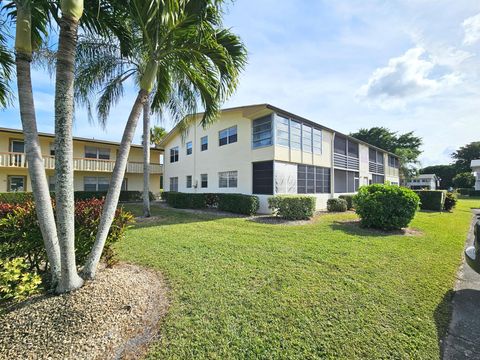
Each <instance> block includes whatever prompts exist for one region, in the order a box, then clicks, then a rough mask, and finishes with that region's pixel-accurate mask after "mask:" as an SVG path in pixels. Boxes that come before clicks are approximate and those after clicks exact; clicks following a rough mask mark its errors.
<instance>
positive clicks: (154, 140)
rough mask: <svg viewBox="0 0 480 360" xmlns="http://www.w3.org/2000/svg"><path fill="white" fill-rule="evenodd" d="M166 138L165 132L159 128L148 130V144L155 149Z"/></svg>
mask: <svg viewBox="0 0 480 360" xmlns="http://www.w3.org/2000/svg"><path fill="white" fill-rule="evenodd" d="M165 136H167V131H166V130H165V129H164V128H163V127H160V126H154V127H152V128H151V129H150V143H151V145H154V146H155V147H158V146H159V145H160V143H161V142H162V140H163V138H164V137H165Z"/></svg>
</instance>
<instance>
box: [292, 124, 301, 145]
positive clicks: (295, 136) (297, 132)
mask: <svg viewBox="0 0 480 360" xmlns="http://www.w3.org/2000/svg"><path fill="white" fill-rule="evenodd" d="M290 147H291V148H292V149H301V148H302V124H300V123H299V122H297V121H293V120H290Z"/></svg>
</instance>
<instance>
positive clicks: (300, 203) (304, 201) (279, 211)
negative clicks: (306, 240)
mask: <svg viewBox="0 0 480 360" xmlns="http://www.w3.org/2000/svg"><path fill="white" fill-rule="evenodd" d="M316 201H317V199H316V198H315V197H314V196H308V195H276V196H271V197H269V198H268V207H269V208H270V209H272V211H273V212H274V213H275V214H276V215H278V216H281V217H282V218H284V219H287V220H307V219H310V218H311V217H312V216H313V214H314V213H315V206H316Z"/></svg>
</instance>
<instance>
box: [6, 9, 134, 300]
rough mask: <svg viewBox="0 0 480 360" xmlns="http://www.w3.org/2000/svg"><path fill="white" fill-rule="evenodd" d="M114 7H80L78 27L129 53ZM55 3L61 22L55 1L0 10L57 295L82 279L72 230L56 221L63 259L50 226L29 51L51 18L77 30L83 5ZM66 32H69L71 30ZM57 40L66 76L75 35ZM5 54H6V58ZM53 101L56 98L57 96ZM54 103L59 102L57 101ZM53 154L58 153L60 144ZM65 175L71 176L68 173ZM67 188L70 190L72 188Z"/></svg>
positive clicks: (119, 12) (122, 16)
mask: <svg viewBox="0 0 480 360" xmlns="http://www.w3.org/2000/svg"><path fill="white" fill-rule="evenodd" d="M114 3H116V2H115V1H104V0H98V1H89V2H87V7H86V9H85V10H86V12H85V13H86V15H87V16H86V17H85V18H84V21H83V24H82V25H83V27H84V29H85V31H86V32H88V33H92V32H93V33H101V34H102V35H104V36H106V35H110V34H113V35H114V36H116V37H118V38H119V39H121V40H122V44H123V49H124V51H128V49H131V46H130V47H129V41H128V40H129V35H128V33H126V32H125V29H124V26H123V24H124V20H125V14H126V12H124V11H122V9H123V8H124V5H123V2H122V1H120V0H119V1H118V4H121V6H118V4H116V5H117V6H116V7H112V5H113V4H114ZM60 5H61V10H62V14H63V16H62V18H60V17H59V15H58V14H59V11H60V9H59V8H58V2H56V1H49V0H16V1H9V2H5V3H4V4H3V5H2V7H1V8H0V10H1V11H5V10H6V11H7V12H8V16H9V17H10V18H11V19H12V21H13V22H15V23H16V39H15V50H16V69H17V84H18V90H19V91H18V98H19V103H20V114H21V120H22V126H23V129H24V134H25V140H26V141H25V152H26V156H27V161H28V163H29V174H30V178H31V183H32V190H33V194H34V198H35V202H36V205H37V217H38V220H39V224H40V228H41V231H42V236H43V239H44V243H45V246H46V250H47V256H48V259H49V263H50V269H51V273H52V280H53V281H52V284H54V285H55V284H56V283H58V286H57V291H59V292H64V291H69V290H72V289H74V288H76V287H78V286H79V285H80V284H81V279H79V278H78V275H75V274H76V269H74V268H75V264H74V263H73V265H72V263H71V259H72V256H71V253H72V252H73V249H74V245H73V241H74V239H73V238H72V237H71V236H70V234H71V228H68V227H69V226H70V225H69V224H68V222H67V223H65V222H64V221H63V220H64V219H61V221H60V222H63V224H62V225H61V226H59V228H61V230H65V228H68V230H69V231H67V232H63V233H62V234H61V235H62V236H63V235H65V234H66V235H68V236H67V237H63V238H62V239H61V240H62V241H61V242H60V243H61V244H62V247H63V249H62V250H63V251H62V254H63V256H61V255H60V246H59V241H58V235H57V227H56V224H55V218H54V215H53V210H52V206H51V201H50V193H49V189H48V183H47V181H46V176H45V169H44V167H43V160H42V157H41V152H40V146H39V142H38V132H37V127H36V120H35V108H34V102H33V92H32V85H31V75H30V63H31V61H32V52H33V50H35V49H36V48H38V46H39V44H40V43H41V42H42V40H43V38H44V37H45V36H46V33H47V24H50V20H51V19H53V20H55V21H56V22H57V23H62V24H65V23H68V22H69V21H70V20H69V19H72V20H73V22H74V23H75V24H76V25H75V24H74V27H76V26H78V18H79V17H80V15H81V12H82V11H81V10H82V9H83V1H75V0H62V1H60ZM67 28H68V24H67ZM2 30H3V28H2ZM70 30H72V28H71V27H70ZM74 32H76V31H74ZM4 35H5V34H4V33H2V32H0V40H1V39H3V38H4ZM60 38H61V41H60V43H61V47H62V49H63V50H62V52H63V58H62V59H60V60H59V61H58V63H60V68H61V69H62V72H64V71H63V70H67V71H66V72H64V73H65V74H66V75H67V76H68V67H69V64H68V63H69V62H70V64H71V63H72V61H70V60H71V58H69V54H68V50H69V49H70V50H71V49H72V44H71V43H70V44H69V42H70V41H71V40H72V39H73V40H75V39H76V34H72V33H71V34H67V36H65V28H61V30H60ZM0 43H1V41H0ZM73 48H75V47H73ZM4 50H5V49H4V48H1V47H0V66H1V67H2V68H3V69H4V70H3V71H4V73H5V66H6V65H7V66H8V62H7V61H6V60H8V52H6V51H4ZM65 50H67V51H65ZM70 52H71V51H70ZM5 54H7V57H6V55H5ZM58 63H57V64H58ZM7 70H8V68H7ZM7 74H8V72H7ZM60 75H61V76H60V77H59V76H57V81H61V82H62V81H63V82H65V78H62V75H63V74H60ZM2 80H3V79H2ZM2 84H7V83H6V81H4V82H2V81H0V102H1V99H2V96H3V95H2ZM3 88H5V86H3ZM56 100H61V99H59V98H57V99H56ZM56 103H59V102H58V101H56ZM72 105H73V104H72ZM61 108H62V105H61V104H60V106H59V107H58V109H61ZM65 109H66V110H67V111H70V104H67V106H66V108H65V107H63V110H65ZM66 121H67V127H68V121H71V118H68V116H67V119H66ZM63 135H65V134H60V136H63ZM57 140H58V136H57ZM60 143H62V141H60ZM63 143H65V144H67V145H68V139H66V140H65V141H64V142H63ZM57 144H58V141H57ZM67 150H68V149H67ZM67 152H68V151H67ZM57 153H62V147H61V146H60V148H59V151H57ZM67 175H68V176H71V175H73V174H67ZM68 176H66V177H65V176H61V177H62V180H67V181H66V183H68ZM72 185H73V183H72ZM71 190H72V192H73V188H72V189H71ZM67 207H68V209H67V210H69V211H67V213H68V214H71V213H73V203H72V202H70V203H69V204H68V206H67ZM65 224H66V225H65ZM72 226H73V224H72ZM73 259H74V257H73ZM62 261H63V262H66V266H62V264H61V262H62ZM64 274H67V275H64ZM72 280H73V282H74V284H73V286H72V284H70V283H71V281H72Z"/></svg>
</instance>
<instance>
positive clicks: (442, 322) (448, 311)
mask: <svg viewBox="0 0 480 360" xmlns="http://www.w3.org/2000/svg"><path fill="white" fill-rule="evenodd" d="M454 295H455V291H454V290H448V291H447V292H446V293H445V294H444V295H443V298H442V301H440V303H439V304H438V305H437V307H436V308H435V311H434V312H433V318H434V320H435V327H436V328H437V341H438V345H439V348H440V359H443V352H444V350H445V349H444V348H445V340H446V339H445V338H446V335H447V330H448V325H449V324H450V320H451V318H452V300H453V296H454Z"/></svg>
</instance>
